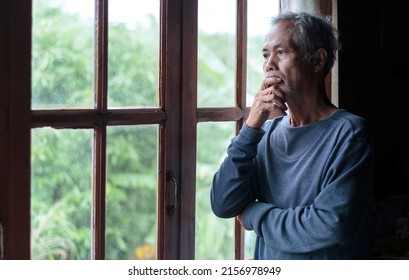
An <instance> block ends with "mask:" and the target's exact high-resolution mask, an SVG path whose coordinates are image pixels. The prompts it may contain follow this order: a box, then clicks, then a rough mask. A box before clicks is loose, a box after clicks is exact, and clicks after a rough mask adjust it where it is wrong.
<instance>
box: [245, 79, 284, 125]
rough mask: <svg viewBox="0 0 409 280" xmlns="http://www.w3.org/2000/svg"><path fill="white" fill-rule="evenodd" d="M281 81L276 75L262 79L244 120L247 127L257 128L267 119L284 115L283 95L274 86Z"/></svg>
mask: <svg viewBox="0 0 409 280" xmlns="http://www.w3.org/2000/svg"><path fill="white" fill-rule="evenodd" d="M281 82H282V80H281V79H280V78H276V77H269V78H265V79H264V81H263V83H262V85H261V88H260V90H259V92H258V93H257V94H256V96H255V98H254V101H253V105H252V106H251V109H250V113H249V116H248V118H247V120H246V124H247V126H248V127H250V128H253V129H259V128H260V127H261V126H262V125H263V123H264V122H265V121H266V120H267V119H271V118H275V117H278V116H282V115H286V112H285V111H286V110H287V105H286V104H285V101H286V99H285V95H284V94H283V93H282V92H281V91H280V90H279V89H278V87H277V86H276V85H278V84H280V83H281Z"/></svg>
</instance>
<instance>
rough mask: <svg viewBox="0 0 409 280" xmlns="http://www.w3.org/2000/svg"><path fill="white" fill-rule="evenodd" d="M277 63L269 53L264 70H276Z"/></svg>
mask: <svg viewBox="0 0 409 280" xmlns="http://www.w3.org/2000/svg"><path fill="white" fill-rule="evenodd" d="M277 68H278V67H277V64H276V62H275V60H274V57H273V56H272V55H270V56H269V57H268V59H267V60H266V61H265V63H264V69H265V71H271V70H277Z"/></svg>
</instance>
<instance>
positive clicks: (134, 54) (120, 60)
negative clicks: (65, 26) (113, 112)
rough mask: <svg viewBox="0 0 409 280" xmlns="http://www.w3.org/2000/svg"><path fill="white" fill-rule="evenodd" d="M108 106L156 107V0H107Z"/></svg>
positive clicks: (157, 34)
mask: <svg viewBox="0 0 409 280" xmlns="http://www.w3.org/2000/svg"><path fill="white" fill-rule="evenodd" d="M108 11H109V16H108V18H109V27H108V36H109V43H108V48H109V51H108V63H109V67H108V106H109V107H111V108H112V107H116V108H117V107H158V106H159V95H158V88H159V0H155V1H154V0H150V1H145V0H139V1H136V0H115V1H109V9H108Z"/></svg>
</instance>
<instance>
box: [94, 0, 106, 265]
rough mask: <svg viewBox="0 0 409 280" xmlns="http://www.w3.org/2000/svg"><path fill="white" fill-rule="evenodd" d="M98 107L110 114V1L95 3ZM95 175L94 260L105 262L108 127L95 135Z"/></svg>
mask: <svg viewBox="0 0 409 280" xmlns="http://www.w3.org/2000/svg"><path fill="white" fill-rule="evenodd" d="M95 26H96V31H95V92H94V95H95V106H96V109H97V111H98V113H99V114H102V115H104V114H106V113H107V99H108V98H107V94H108V93H107V92H108V90H107V84H108V82H107V80H108V71H107V69H108V0H96V1H95ZM93 164H94V168H93V169H94V172H93V177H94V178H93V191H92V193H93V197H92V202H93V203H92V248H91V258H92V259H96V260H101V259H105V212H106V203H105V201H106V123H105V122H102V123H100V124H99V125H98V126H97V127H96V128H95V131H94V162H93Z"/></svg>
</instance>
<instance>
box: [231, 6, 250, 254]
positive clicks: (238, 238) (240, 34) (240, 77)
mask: <svg viewBox="0 0 409 280" xmlns="http://www.w3.org/2000/svg"><path fill="white" fill-rule="evenodd" d="M236 20H237V24H236V26H237V47H236V49H237V52H236V55H237V62H236V106H237V107H239V108H240V109H241V110H242V112H243V116H244V115H245V112H246V75H247V71H246V65H247V0H237V19H236ZM243 122H244V119H243V118H242V119H240V120H239V121H237V123H236V132H237V133H238V132H239V130H240V128H241V126H242V125H243ZM234 236H235V239H234V258H235V259H243V258H244V230H243V228H242V227H241V225H240V223H239V222H238V221H237V220H236V221H235V224H234Z"/></svg>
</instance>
